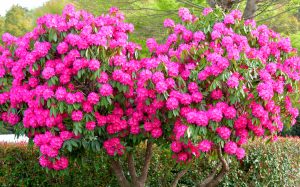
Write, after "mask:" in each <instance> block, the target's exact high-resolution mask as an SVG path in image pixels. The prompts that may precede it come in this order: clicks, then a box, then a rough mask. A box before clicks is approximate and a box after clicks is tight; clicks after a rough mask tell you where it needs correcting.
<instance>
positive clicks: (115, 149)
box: [103, 138, 125, 156]
mask: <svg viewBox="0 0 300 187" xmlns="http://www.w3.org/2000/svg"><path fill="white" fill-rule="evenodd" d="M103 147H104V149H105V150H106V152H107V154H108V155H110V156H115V154H118V155H120V156H121V155H123V154H124V151H125V147H124V146H123V145H122V144H121V141H120V139H119V138H111V139H108V140H106V141H105V142H104V144H103Z"/></svg>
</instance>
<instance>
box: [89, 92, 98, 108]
mask: <svg viewBox="0 0 300 187" xmlns="http://www.w3.org/2000/svg"><path fill="white" fill-rule="evenodd" d="M87 101H88V102H89V103H91V104H93V105H96V104H97V103H98V102H99V95H98V94H97V93H95V92H91V93H89V95H88V97H87Z"/></svg>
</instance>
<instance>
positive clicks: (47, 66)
mask: <svg viewBox="0 0 300 187" xmlns="http://www.w3.org/2000/svg"><path fill="white" fill-rule="evenodd" d="M133 29H134V28H133V25H132V24H129V23H125V22H124V16H123V14H121V13H120V12H118V9H116V8H112V9H110V12H109V14H106V15H101V16H99V17H94V16H93V15H92V14H90V13H88V12H86V11H75V10H74V7H72V6H67V7H66V8H65V9H64V11H63V13H62V15H45V16H43V17H41V18H39V19H38V21H37V27H36V28H34V30H33V31H32V32H29V33H27V34H25V35H24V36H22V37H19V38H17V37H14V36H11V35H10V34H8V33H7V34H4V35H3V42H4V48H1V49H0V50H1V64H0V71H1V75H0V80H1V84H0V85H1V93H0V100H1V101H0V104H1V111H0V112H1V115H0V116H1V121H3V122H4V123H8V124H10V125H13V126H15V127H16V129H21V131H17V132H18V133H26V134H27V135H28V136H29V137H30V138H33V141H34V144H35V145H36V146H37V147H39V149H40V152H41V157H40V160H39V161H40V164H41V165H42V166H43V167H47V168H51V169H55V170H61V169H65V168H66V167H67V166H68V159H67V158H66V157H65V156H64V149H67V150H69V151H72V149H74V148H76V147H84V148H89V149H92V150H93V151H99V149H100V147H102V145H103V147H104V149H105V150H106V152H107V154H108V155H111V156H114V155H115V154H118V155H123V154H124V152H125V147H124V146H123V144H124V142H121V141H120V138H122V137H125V136H128V135H129V134H133V135H136V134H139V133H141V130H140V128H139V126H138V125H139V124H138V121H139V120H142V119H143V115H142V114H141V113H137V112H135V109H134V108H133V106H134V105H133V104H132V100H133V97H134V95H135V91H134V84H135V83H134V78H135V77H134V75H135V72H137V71H138V70H139V68H140V66H139V62H138V61H137V59H136V58H137V50H140V49H141V48H140V46H139V45H137V44H135V43H132V42H129V41H128V33H130V32H132V31H133ZM130 120H131V123H130Z"/></svg>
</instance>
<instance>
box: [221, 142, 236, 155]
mask: <svg viewBox="0 0 300 187" xmlns="http://www.w3.org/2000/svg"><path fill="white" fill-rule="evenodd" d="M237 149H238V147H237V145H236V143H235V142H232V141H230V142H227V143H226V144H225V147H224V151H225V153H227V154H229V155H234V154H235V153H236V151H237Z"/></svg>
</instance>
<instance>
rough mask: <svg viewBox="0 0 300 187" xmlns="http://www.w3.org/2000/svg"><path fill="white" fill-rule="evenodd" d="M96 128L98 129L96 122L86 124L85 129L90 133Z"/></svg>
mask: <svg viewBox="0 0 300 187" xmlns="http://www.w3.org/2000/svg"><path fill="white" fill-rule="evenodd" d="M95 127H96V122H94V121H89V122H87V123H86V124H85V128H86V129H87V130H89V131H92V130H94V129H95Z"/></svg>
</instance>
